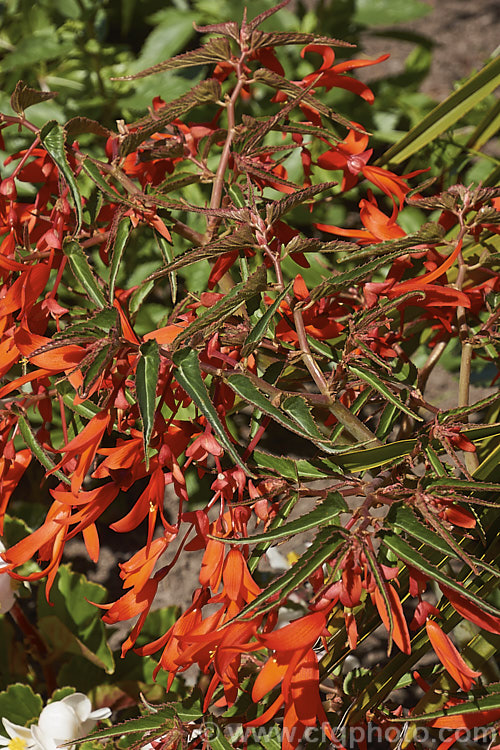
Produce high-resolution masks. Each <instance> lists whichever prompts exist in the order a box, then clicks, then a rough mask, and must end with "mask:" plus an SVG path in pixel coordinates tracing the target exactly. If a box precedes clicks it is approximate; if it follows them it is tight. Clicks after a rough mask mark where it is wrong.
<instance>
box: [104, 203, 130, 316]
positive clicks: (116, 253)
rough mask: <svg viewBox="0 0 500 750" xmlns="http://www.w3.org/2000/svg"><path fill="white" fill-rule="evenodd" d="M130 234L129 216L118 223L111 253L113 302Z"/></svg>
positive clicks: (110, 291) (110, 278) (110, 282)
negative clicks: (119, 270)
mask: <svg viewBox="0 0 500 750" xmlns="http://www.w3.org/2000/svg"><path fill="white" fill-rule="evenodd" d="M129 236H130V219H129V218H128V217H126V218H124V219H122V220H121V221H120V223H119V224H118V228H117V230H116V237H115V241H114V244H113V252H112V255H111V264H110V269H109V299H110V302H113V298H114V296H115V282H116V277H117V275H118V269H119V268H120V263H121V259H122V257H123V253H124V251H125V247H126V245H127V242H128V238H129Z"/></svg>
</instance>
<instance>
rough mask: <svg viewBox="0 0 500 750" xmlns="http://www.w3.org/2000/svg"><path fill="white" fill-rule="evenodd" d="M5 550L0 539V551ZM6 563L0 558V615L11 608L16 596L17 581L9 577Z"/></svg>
mask: <svg viewBox="0 0 500 750" xmlns="http://www.w3.org/2000/svg"><path fill="white" fill-rule="evenodd" d="M2 552H5V545H4V544H3V542H1V541H0V553H2ZM6 567H7V563H6V562H4V561H3V560H2V559H1V558H0V615H4V614H5V613H6V612H8V611H9V609H11V608H12V605H13V604H14V601H15V599H16V597H15V596H14V590H15V589H17V586H18V584H17V581H15V580H14V579H13V578H11V577H10V575H9V574H8V573H7V571H6V570H5V568H6Z"/></svg>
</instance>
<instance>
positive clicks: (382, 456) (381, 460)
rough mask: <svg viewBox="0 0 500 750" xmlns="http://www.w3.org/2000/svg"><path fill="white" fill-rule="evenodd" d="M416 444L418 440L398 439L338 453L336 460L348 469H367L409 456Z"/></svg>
mask: <svg viewBox="0 0 500 750" xmlns="http://www.w3.org/2000/svg"><path fill="white" fill-rule="evenodd" d="M416 444H417V441H416V440H398V441H396V442H395V443H387V444H386V445H381V446H377V447H376V448H367V449H366V450H354V451H346V452H345V453H341V454H339V455H337V456H336V458H335V460H336V461H337V463H338V464H340V466H343V468H344V469H345V470H346V471H366V470H368V469H373V468H375V467H376V466H383V465H384V464H386V463H390V462H392V461H397V460H399V459H402V458H404V457H405V456H409V455H410V453H411V452H412V450H413V449H414V448H415V446H416Z"/></svg>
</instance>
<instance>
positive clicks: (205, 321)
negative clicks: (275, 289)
mask: <svg viewBox="0 0 500 750" xmlns="http://www.w3.org/2000/svg"><path fill="white" fill-rule="evenodd" d="M266 287H267V271H266V269H265V267H264V266H261V267H259V268H258V269H257V270H256V271H255V272H254V273H253V274H252V275H251V276H249V277H248V279H246V281H240V282H239V284H235V286H234V287H233V288H232V289H230V291H229V292H228V293H227V294H225V295H224V296H223V297H222V298H221V299H220V300H219V301H218V302H216V303H215V304H214V305H212V307H210V308H209V309H208V310H207V312H205V313H203V315H201V316H200V317H199V318H197V319H196V320H194V321H193V322H192V323H190V324H189V325H188V326H186V328H184V330H183V331H181V333H179V334H178V335H177V337H176V339H175V347H176V348H177V347H178V346H180V345H181V344H182V342H184V341H186V340H187V339H190V338H192V337H193V336H194V335H195V334H197V333H199V332H201V331H203V332H204V338H205V339H206V338H207V337H208V336H209V335H210V334H211V333H212V327H213V326H215V327H216V328H218V327H219V325H220V324H221V323H222V322H223V321H224V320H226V319H227V318H229V317H230V316H231V315H233V314H234V313H236V312H237V310H238V309H239V308H240V307H241V305H242V304H244V303H245V302H247V301H248V300H250V299H252V297H255V295H256V294H259V293H260V292H262V291H264V289H266Z"/></svg>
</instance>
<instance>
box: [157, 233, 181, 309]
mask: <svg viewBox="0 0 500 750" xmlns="http://www.w3.org/2000/svg"><path fill="white" fill-rule="evenodd" d="M155 239H156V242H157V243H158V246H159V248H160V250H161V254H162V255H163V258H164V259H165V261H166V262H167V263H171V262H172V261H173V259H174V252H173V248H172V246H171V245H170V244H169V243H168V242H167V240H166V239H165V237H162V236H161V234H160V233H159V232H156V231H155ZM168 280H169V283H170V296H171V298H172V304H173V305H175V303H176V301H177V276H176V274H175V272H174V271H170V273H169V274H168Z"/></svg>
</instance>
